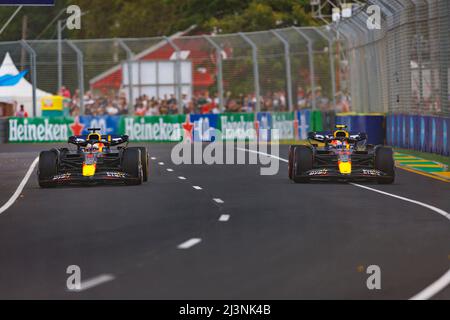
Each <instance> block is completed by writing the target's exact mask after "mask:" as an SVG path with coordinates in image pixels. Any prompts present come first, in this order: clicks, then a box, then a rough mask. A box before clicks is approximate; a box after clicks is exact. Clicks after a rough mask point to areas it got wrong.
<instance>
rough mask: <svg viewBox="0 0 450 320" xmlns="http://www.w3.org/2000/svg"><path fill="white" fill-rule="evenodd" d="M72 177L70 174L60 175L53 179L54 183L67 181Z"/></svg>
mask: <svg viewBox="0 0 450 320" xmlns="http://www.w3.org/2000/svg"><path fill="white" fill-rule="evenodd" d="M70 176H71V174H70V173H64V174H59V175H57V176H54V177H53V181H57V180H66V179H69V178H70Z"/></svg>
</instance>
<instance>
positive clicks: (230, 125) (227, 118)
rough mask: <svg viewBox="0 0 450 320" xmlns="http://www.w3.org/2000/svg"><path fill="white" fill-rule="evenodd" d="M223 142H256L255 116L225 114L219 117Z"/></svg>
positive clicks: (251, 114)
mask: <svg viewBox="0 0 450 320" xmlns="http://www.w3.org/2000/svg"><path fill="white" fill-rule="evenodd" d="M219 117H220V126H221V130H222V139H223V140H255V139H256V137H255V130H254V129H255V114H253V113H225V114H221V115H219Z"/></svg>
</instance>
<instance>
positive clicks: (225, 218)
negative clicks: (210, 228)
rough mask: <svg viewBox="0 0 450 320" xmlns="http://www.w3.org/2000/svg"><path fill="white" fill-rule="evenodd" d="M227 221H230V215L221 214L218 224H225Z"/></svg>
mask: <svg viewBox="0 0 450 320" xmlns="http://www.w3.org/2000/svg"><path fill="white" fill-rule="evenodd" d="M228 220H230V215H229V214H223V215H221V216H220V218H219V221H220V222H227V221H228Z"/></svg>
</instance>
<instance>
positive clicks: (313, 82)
mask: <svg viewBox="0 0 450 320" xmlns="http://www.w3.org/2000/svg"><path fill="white" fill-rule="evenodd" d="M293 28H294V30H295V31H297V33H298V34H299V35H300V36H301V37H302V38H303V39H305V40H306V41H307V42H308V56H309V73H310V82H311V92H312V93H311V96H312V109H313V110H316V107H317V106H316V74H315V70H314V53H313V41H312V40H311V38H309V37H308V36H307V35H306V34H305V33H303V31H301V29H299V28H296V27H293Z"/></svg>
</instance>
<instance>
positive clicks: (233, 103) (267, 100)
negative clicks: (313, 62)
mask: <svg viewBox="0 0 450 320" xmlns="http://www.w3.org/2000/svg"><path fill="white" fill-rule="evenodd" d="M58 94H60V95H62V96H64V97H65V98H66V101H67V103H68V107H69V110H70V115H71V116H77V115H80V94H79V91H78V90H76V91H75V92H74V93H73V95H71V94H70V91H69V90H68V89H67V88H65V87H62V88H61V90H60V91H59V93H58ZM313 99H315V105H316V108H317V109H318V110H321V111H329V110H333V109H334V107H333V100H332V99H329V98H328V97H326V96H324V95H323V94H322V88H320V87H318V88H317V89H316V93H315V94H314V95H313V94H312V92H311V91H310V90H305V89H303V88H301V87H300V88H298V91H297V94H296V96H295V97H294V103H295V102H296V105H295V110H300V109H306V108H312V106H313ZM83 100H84V108H85V114H86V115H93V116H100V115H110V116H115V115H126V114H129V112H128V99H127V94H126V93H125V92H124V91H121V92H120V93H119V94H116V95H113V96H103V95H99V96H96V95H94V94H93V93H92V92H91V91H87V92H86V93H85V95H84V97H83ZM180 103H181V109H182V110H183V113H184V114H208V113H220V112H221V111H222V110H220V99H219V97H218V95H217V94H212V95H211V94H210V93H209V92H208V91H202V92H196V93H195V94H194V95H193V96H192V97H189V96H188V95H187V94H182V96H181V101H180ZM256 103H257V101H256V95H255V94H239V95H237V96H233V95H232V93H231V92H226V93H225V95H224V107H225V110H223V112H230V113H232V112H254V111H255V107H256ZM260 103H261V111H274V112H283V111H289V107H288V102H287V97H286V93H285V92H284V91H276V92H270V93H267V94H265V95H263V96H261V98H260ZM336 104H337V106H336V111H338V112H348V111H350V110H351V97H350V95H349V94H348V93H347V92H339V93H338V94H337V95H336ZM178 113H179V108H178V101H177V99H176V97H175V95H174V94H169V95H164V96H163V97H160V98H157V97H149V96H147V95H146V94H143V95H141V96H139V97H137V98H136V99H135V103H134V104H133V114H134V115H136V116H154V115H170V114H178Z"/></svg>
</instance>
